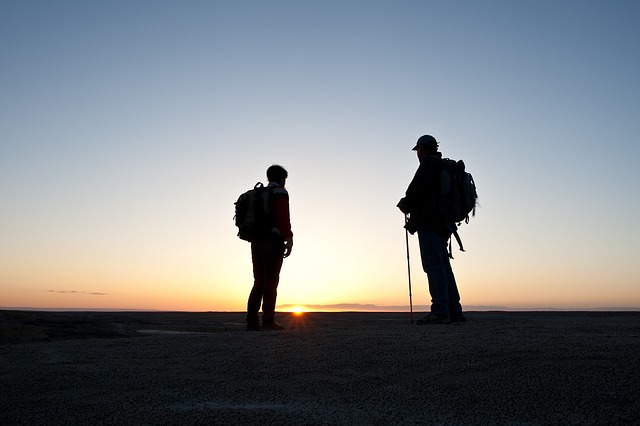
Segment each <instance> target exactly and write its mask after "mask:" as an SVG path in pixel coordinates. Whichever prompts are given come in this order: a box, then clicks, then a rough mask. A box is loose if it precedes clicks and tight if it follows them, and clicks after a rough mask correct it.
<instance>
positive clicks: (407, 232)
mask: <svg viewBox="0 0 640 426" xmlns="http://www.w3.org/2000/svg"><path fill="white" fill-rule="evenodd" d="M407 222H408V219H407V215H406V214H405V215H404V239H405V242H406V243H407V276H408V277H409V316H410V318H411V324H413V300H412V296H411V261H410V259H409V230H408V229H407Z"/></svg>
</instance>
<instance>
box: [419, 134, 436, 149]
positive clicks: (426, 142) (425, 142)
mask: <svg viewBox="0 0 640 426" xmlns="http://www.w3.org/2000/svg"><path fill="white" fill-rule="evenodd" d="M419 146H424V147H426V148H429V149H431V150H433V151H437V150H438V141H437V140H436V138H434V137H433V136H431V135H424V136H420V137H419V138H418V142H416V146H414V147H413V150H414V151H415V150H417V149H418V147H419Z"/></svg>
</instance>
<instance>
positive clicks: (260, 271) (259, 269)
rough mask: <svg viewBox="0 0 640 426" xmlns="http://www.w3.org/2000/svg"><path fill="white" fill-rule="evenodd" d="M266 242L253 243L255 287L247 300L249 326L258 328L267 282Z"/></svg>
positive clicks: (252, 257)
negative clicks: (259, 313)
mask: <svg viewBox="0 0 640 426" xmlns="http://www.w3.org/2000/svg"><path fill="white" fill-rule="evenodd" d="M263 246H264V244H263V243H262V242H261V241H255V242H252V243H251V262H252V263H253V288H252V289H251V292H250V293H249V300H248V301H247V327H248V328H258V326H259V325H260V321H259V316H258V312H259V311H260V304H261V303H262V295H263V293H264V283H265V261H266V259H265V255H264V248H263Z"/></svg>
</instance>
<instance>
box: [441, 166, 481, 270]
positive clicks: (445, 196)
mask: <svg viewBox="0 0 640 426" xmlns="http://www.w3.org/2000/svg"><path fill="white" fill-rule="evenodd" d="M438 198H439V202H438V206H439V208H440V211H441V213H442V215H443V216H444V219H445V221H446V222H447V224H449V226H451V233H452V234H453V236H454V237H455V239H456V241H457V242H458V246H459V247H460V251H464V248H463V247H462V240H461V239H460V235H458V226H457V225H460V224H462V222H465V223H469V215H470V214H471V215H472V216H475V214H476V202H477V199H478V192H477V190H476V184H475V181H474V180H473V176H471V173H469V172H467V171H466V169H465V164H464V161H462V160H458V161H456V160H451V159H449V158H443V159H442V172H441V173H440V195H439V197H438ZM449 256H450V257H451V258H453V256H452V255H451V242H449Z"/></svg>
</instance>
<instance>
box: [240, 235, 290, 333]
mask: <svg viewBox="0 0 640 426" xmlns="http://www.w3.org/2000/svg"><path fill="white" fill-rule="evenodd" d="M283 256H284V241H283V239H282V237H280V236H279V235H277V234H271V235H270V236H268V237H266V238H262V239H259V240H256V241H254V242H252V243H251V260H252V262H253V288H252V289H251V293H250V294H249V300H248V301H247V322H249V323H252V324H257V322H258V311H260V304H262V323H263V324H268V323H272V322H274V318H275V309H276V297H277V296H278V282H279V281H280V269H282V262H283V259H284V258H283Z"/></svg>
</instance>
